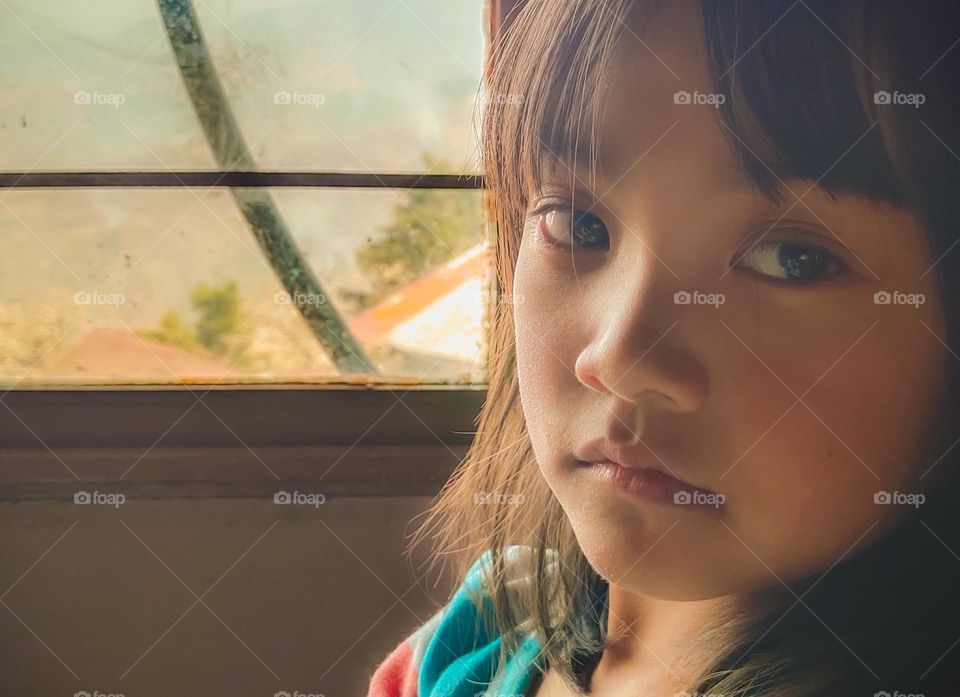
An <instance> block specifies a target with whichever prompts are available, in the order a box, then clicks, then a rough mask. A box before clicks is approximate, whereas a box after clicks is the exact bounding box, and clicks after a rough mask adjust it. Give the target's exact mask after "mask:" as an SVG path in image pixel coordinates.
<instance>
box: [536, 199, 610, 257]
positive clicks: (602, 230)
mask: <svg viewBox="0 0 960 697" xmlns="http://www.w3.org/2000/svg"><path fill="white" fill-rule="evenodd" d="M533 215H534V222H535V225H536V230H537V232H538V233H539V234H540V236H541V237H543V239H544V241H545V242H547V244H550V245H552V246H558V247H570V246H572V244H571V240H572V241H573V244H576V245H577V246H580V247H584V248H586V249H592V250H599V249H606V248H609V246H610V240H609V238H608V236H607V226H606V225H604V224H603V221H602V220H600V218H598V217H597V216H596V215H595V214H593V213H590V212H587V211H579V210H574V211H573V215H572V216H571V214H570V210H569V208H568V209H567V210H561V209H560V208H559V207H557V206H556V204H554V206H552V207H542V208H541V209H539V210H537V211H534V212H533Z"/></svg>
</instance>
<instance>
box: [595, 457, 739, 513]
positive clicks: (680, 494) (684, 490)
mask: <svg viewBox="0 0 960 697" xmlns="http://www.w3.org/2000/svg"><path fill="white" fill-rule="evenodd" d="M577 466H578V467H582V468H586V469H588V470H589V472H590V474H591V475H592V476H593V477H595V478H596V479H598V480H599V481H601V482H603V483H604V484H606V485H608V486H612V487H615V488H616V489H618V490H619V491H623V492H625V493H627V494H630V495H631V496H634V497H636V498H638V499H641V500H643V501H647V502H649V503H655V504H659V505H665V506H674V507H677V508H681V509H682V508H683V507H687V508H697V509H702V508H704V507H713V508H719V507H720V506H721V505H722V504H723V502H724V499H723V494H718V493H716V492H713V491H711V490H709V489H702V488H699V487H695V486H693V485H692V484H688V483H687V482H684V481H682V480H680V479H677V478H675V477H671V476H670V475H669V474H665V473H664V472H660V471H658V470H655V469H652V468H649V467H624V466H623V465H620V464H618V463H616V462H612V461H610V460H599V461H597V462H586V461H583V460H577Z"/></svg>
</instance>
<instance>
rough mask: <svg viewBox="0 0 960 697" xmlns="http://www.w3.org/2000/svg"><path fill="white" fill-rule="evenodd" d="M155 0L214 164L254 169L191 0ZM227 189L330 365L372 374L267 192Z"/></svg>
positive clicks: (372, 369)
mask: <svg viewBox="0 0 960 697" xmlns="http://www.w3.org/2000/svg"><path fill="white" fill-rule="evenodd" d="M157 3H158V5H159V7H160V14H161V15H162V16H163V22H164V26H165V28H166V33H167V38H168V39H169V40H170V46H171V48H172V49H173V53H174V56H175V57H176V61H177V66H178V67H179V69H180V76H181V77H182V78H183V83H184V85H185V86H186V88H187V93H188V94H189V95H190V101H191V102H192V103H193V109H194V111H195V112H196V114H197V118H198V119H199V120H200V125H201V126H202V127H203V131H204V133H205V134H206V138H207V142H208V143H209V144H210V148H211V150H213V154H214V156H215V157H216V159H217V162H218V163H219V165H220V168H221V169H222V170H234V169H239V170H244V171H254V170H256V169H257V166H256V163H255V162H254V161H253V158H252V157H251V156H250V151H249V150H248V149H247V145H246V143H245V142H244V140H243V135H242V134H241V132H240V128H239V127H238V126H237V121H236V119H235V118H234V115H233V110H232V109H231V108H230V105H229V104H228V102H227V98H226V95H225V94H224V92H223V88H222V87H221V85H220V79H219V78H218V76H217V72H216V69H215V68H214V66H213V61H212V60H211V59H210V54H209V53H208V51H207V47H206V44H205V43H204V41H203V34H202V32H201V31H200V24H199V22H198V21H197V16H196V13H195V12H194V10H193V3H192V2H191V0H157ZM230 192H231V194H232V195H233V198H234V200H235V201H236V202H237V205H238V206H239V208H240V211H241V212H242V213H243V217H244V218H245V219H246V221H247V224H248V225H249V226H250V229H251V231H252V232H253V236H254V237H255V238H256V240H257V244H259V245H260V249H261V250H262V251H263V253H264V255H266V257H267V259H268V260H269V262H270V266H271V267H272V268H273V270H274V273H276V275H277V278H278V279H279V280H280V283H281V284H282V285H283V287H284V289H285V290H286V291H287V293H288V294H289V295H290V298H291V302H292V303H293V304H294V305H296V307H297V310H299V312H300V314H301V315H302V316H303V318H304V319H305V320H306V321H307V324H308V325H309V327H310V330H311V331H312V332H313V334H314V336H315V337H316V338H317V341H319V342H320V345H321V347H322V349H323V350H324V352H325V353H326V354H327V356H329V358H330V360H331V361H332V362H333V363H334V365H336V366H337V368H338V369H339V370H340V372H341V373H377V372H378V371H377V369H376V367H375V366H374V365H373V363H372V362H371V361H370V360H369V359H368V358H367V356H366V355H365V353H364V351H363V348H362V347H361V346H360V343H359V342H358V341H357V339H356V337H354V336H353V334H351V332H350V330H349V329H348V328H347V326H346V324H345V323H344V321H343V318H342V317H341V316H340V313H339V312H337V309H336V308H335V307H334V305H333V303H332V302H331V301H330V300H329V296H328V295H327V294H326V293H324V291H323V288H322V287H321V285H320V283H319V282H318V281H317V279H316V278H315V277H314V275H313V272H312V271H311V269H310V267H309V266H308V265H307V264H306V262H305V261H304V258H303V255H302V254H301V253H300V250H299V249H298V248H297V245H296V244H295V243H294V241H293V238H292V237H291V236H290V232H289V230H288V228H287V225H286V223H285V222H284V220H283V217H282V216H281V215H280V211H279V209H278V208H277V205H276V203H275V202H274V200H273V197H272V196H271V195H270V193H269V192H267V191H265V190H263V189H248V188H231V189H230ZM312 298H322V299H325V302H313V301H311V300H310V299H312Z"/></svg>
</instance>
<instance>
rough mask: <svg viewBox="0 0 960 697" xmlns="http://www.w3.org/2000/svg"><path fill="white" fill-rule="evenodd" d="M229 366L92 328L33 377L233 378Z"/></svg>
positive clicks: (121, 333) (127, 334) (128, 334)
mask: <svg viewBox="0 0 960 697" xmlns="http://www.w3.org/2000/svg"><path fill="white" fill-rule="evenodd" d="M235 374H236V371H234V370H232V368H231V366H230V364H229V363H225V362H222V361H219V360H217V359H216V358H215V357H210V358H205V357H204V356H198V355H197V354H196V353H193V352H191V351H187V350H186V349H182V348H180V347H179V346H171V345H169V344H161V343H159V342H157V341H152V340H151V339H146V338H143V337H140V336H138V335H136V334H133V333H131V332H129V331H125V330H121V329H110V328H108V327H94V328H93V329H91V330H90V331H88V332H87V333H86V334H84V336H83V337H82V338H81V339H80V341H78V342H77V343H76V344H73V345H71V346H69V347H68V348H67V349H66V350H64V351H61V352H60V353H59V354H57V355H55V356H52V357H51V358H50V359H49V360H47V361H44V363H43V365H42V366H40V367H38V368H37V369H36V370H34V371H33V372H32V373H31V374H30V377H32V378H48V379H49V378H94V379H113V380H120V381H123V380H128V379H131V378H132V379H136V380H141V379H156V378H161V379H163V380H175V381H178V380H180V379H181V378H184V377H194V376H207V377H214V378H215V377H219V376H221V375H223V376H224V377H226V376H230V375H235Z"/></svg>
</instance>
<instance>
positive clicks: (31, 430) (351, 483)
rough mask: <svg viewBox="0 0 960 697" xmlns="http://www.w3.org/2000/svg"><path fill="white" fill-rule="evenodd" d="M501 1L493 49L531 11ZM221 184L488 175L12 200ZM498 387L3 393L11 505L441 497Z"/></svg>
mask: <svg viewBox="0 0 960 697" xmlns="http://www.w3.org/2000/svg"><path fill="white" fill-rule="evenodd" d="M487 1H488V16H487V22H488V26H487V30H488V46H489V42H492V41H493V40H494V39H495V37H496V36H497V35H498V33H499V32H500V31H502V30H503V29H504V28H505V27H506V26H507V23H508V22H509V17H510V13H511V11H513V10H514V9H515V8H516V7H518V6H519V5H520V4H521V3H522V1H523V0H487ZM487 54H488V57H489V50H488V52H487ZM485 70H486V72H489V70H490V63H489V58H488V63H487V66H486V69H485ZM215 186H216V187H224V188H230V187H259V188H273V187H311V188H338V187H351V188H383V189H392V188H407V189H480V190H482V189H484V183H483V178H482V176H480V175H456V174H449V175H448V174H426V173H422V174H416V173H413V174H397V173H384V172H305V171H296V172H287V171H264V170H258V171H236V170H233V171H216V170H204V171H112V172H110V171H107V172H84V171H56V172H53V171H25V172H0V191H6V190H9V189H46V188H83V187H97V188H114V187H135V188H151V187H180V188H184V187H215ZM486 387H487V386H486V385H485V384H473V385H442V384H434V385H424V384H416V385H403V384H395V383H390V384H386V383H372V382H371V383H370V384H366V385H356V384H337V382H336V379H334V380H332V381H330V382H326V383H309V384H308V383H279V384H269V383H258V384H229V385H222V384H218V385H186V384H179V385H178V384H156V385H122V384H118V385H109V386H100V385H81V386H64V385H57V386H46V385H27V386H18V385H14V386H12V387H10V388H9V389H7V391H6V392H4V393H3V394H0V502H4V501H33V500H64V501H70V500H72V497H73V494H74V493H75V492H76V491H78V490H82V489H84V488H95V487H96V486H98V485H101V486H102V485H106V484H110V485H115V486H117V487H119V488H120V489H121V490H123V491H124V492H128V496H134V497H138V498H140V497H144V498H168V497H191V498H194V497H198V498H204V497H216V498H221V497H258V498H259V497H263V496H268V495H270V493H271V492H274V491H276V490H277V488H278V487H280V486H286V487H290V486H297V485H300V486H302V488H311V487H312V490H316V489H317V488H319V489H320V490H322V491H325V492H327V491H328V492H329V494H328V495H334V496H364V497H366V496H416V495H427V496H430V495H433V494H435V493H436V492H437V491H438V490H439V488H440V486H442V484H443V482H445V481H446V479H447V477H448V476H449V474H450V472H451V471H452V470H453V468H454V467H455V466H456V465H457V464H458V462H459V461H460V460H461V459H462V458H463V456H464V455H465V454H466V451H467V449H468V447H469V444H470V442H471V440H472V437H473V433H474V430H473V429H474V428H475V424H476V419H477V415H478V413H479V410H480V408H481V406H482V404H483V400H484V399H485V398H486ZM348 463H349V464H348ZM118 473H120V474H121V475H122V476H120V477H119V479H118Z"/></svg>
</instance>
